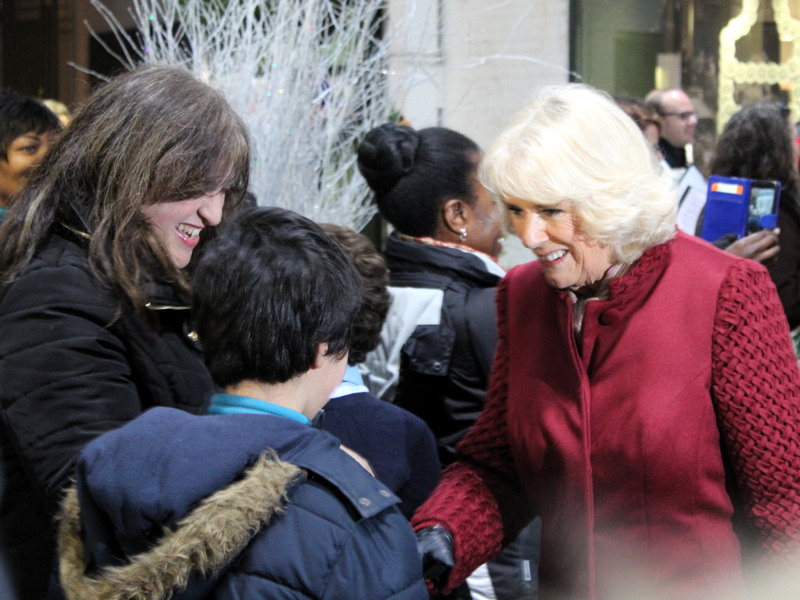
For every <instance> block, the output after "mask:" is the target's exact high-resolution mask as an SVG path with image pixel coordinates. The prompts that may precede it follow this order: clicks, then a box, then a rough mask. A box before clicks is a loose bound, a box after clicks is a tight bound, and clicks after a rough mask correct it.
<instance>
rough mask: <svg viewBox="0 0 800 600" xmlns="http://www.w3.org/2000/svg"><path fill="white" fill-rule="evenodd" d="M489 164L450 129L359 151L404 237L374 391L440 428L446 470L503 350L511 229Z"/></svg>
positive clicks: (387, 132)
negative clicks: (498, 324)
mask: <svg viewBox="0 0 800 600" xmlns="http://www.w3.org/2000/svg"><path fill="white" fill-rule="evenodd" d="M481 157H482V153H481V150H480V148H479V147H478V145H477V144H475V142H473V141H472V140H470V139H469V138H467V137H466V136H464V135H461V134H460V133H457V132H455V131H452V130H450V129H445V128H440V127H433V128H428V129H422V130H420V131H416V130H414V129H412V128H411V127H406V126H402V125H394V124H391V123H389V124H386V125H382V126H380V127H378V128H376V129H373V130H372V131H370V132H369V133H368V134H367V136H366V138H365V139H364V141H363V142H362V143H361V146H360V147H359V150H358V166H359V169H360V171H361V173H362V175H364V177H365V178H366V180H367V183H369V186H370V187H371V188H372V190H373V191H374V192H375V202H376V203H377V205H378V210H379V211H380V214H381V216H382V217H383V218H385V219H386V220H387V221H389V223H391V225H392V226H394V228H395V230H394V231H393V232H392V234H391V235H390V237H389V240H388V242H387V245H386V252H385V254H386V260H387V264H388V267H389V272H390V282H389V286H390V287H389V290H390V292H391V294H392V308H391V309H390V311H389V315H388V317H387V320H386V324H385V325H384V328H383V332H382V335H381V344H380V346H379V347H378V349H377V350H376V351H375V352H373V353H372V354H371V355H370V356H369V357H368V359H367V366H368V368H369V374H370V386H371V387H372V388H373V389H374V393H375V395H376V396H378V397H379V398H381V399H383V400H388V401H391V402H395V403H396V404H399V405H400V406H403V407H404V408H407V409H409V410H410V411H411V412H413V413H415V414H417V415H419V416H420V417H422V418H423V419H424V420H425V421H426V422H427V423H428V424H429V425H430V426H431V428H432V429H433V431H434V433H435V434H436V437H437V439H438V440H439V448H440V454H441V457H442V461H443V463H444V464H448V463H449V462H450V461H451V460H452V450H453V447H454V445H455V442H457V441H458V440H459V439H460V438H461V436H462V435H463V433H464V431H465V430H466V429H467V428H468V427H469V426H470V425H471V424H472V423H473V422H474V420H475V417H476V416H477V414H478V412H479V411H480V409H481V408H482V406H483V396H484V390H485V388H486V382H487V379H488V376H489V370H490V368H491V360H492V356H493V355H494V347H495V344H496V342H497V340H496V332H495V328H494V325H493V323H494V314H495V311H494V292H495V286H496V285H497V282H498V281H499V280H500V278H501V277H502V276H503V274H504V271H503V269H502V268H501V267H500V266H499V265H498V264H497V263H496V261H495V259H496V257H497V256H498V254H499V253H500V251H501V249H502V242H501V238H502V234H503V229H502V222H501V218H500V209H499V207H498V206H497V205H496V204H495V203H494V201H493V200H492V198H491V197H490V196H489V193H488V191H487V190H486V188H484V187H483V185H481V183H480V182H479V181H478V166H479V164H480V161H481ZM401 360H402V364H401ZM420 392H422V394H420Z"/></svg>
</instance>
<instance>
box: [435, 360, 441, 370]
mask: <svg viewBox="0 0 800 600" xmlns="http://www.w3.org/2000/svg"><path fill="white" fill-rule="evenodd" d="M433 370H434V371H436V372H437V373H438V372H439V371H441V370H442V363H440V362H439V361H438V360H437V361H436V362H434V363H433Z"/></svg>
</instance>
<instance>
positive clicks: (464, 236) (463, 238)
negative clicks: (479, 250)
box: [458, 227, 467, 242]
mask: <svg viewBox="0 0 800 600" xmlns="http://www.w3.org/2000/svg"><path fill="white" fill-rule="evenodd" d="M458 232H459V233H458V239H459V241H461V242H464V241H466V240H467V230H466V229H465V228H463V227H462V228H461V229H459V230H458Z"/></svg>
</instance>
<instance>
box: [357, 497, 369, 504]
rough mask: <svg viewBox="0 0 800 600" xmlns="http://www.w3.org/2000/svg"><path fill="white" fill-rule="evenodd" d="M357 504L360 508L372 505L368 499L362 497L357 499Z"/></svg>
mask: <svg viewBox="0 0 800 600" xmlns="http://www.w3.org/2000/svg"><path fill="white" fill-rule="evenodd" d="M358 503H359V504H360V505H361V506H370V505H371V504H372V500H370V499H369V498H363V497H362V498H359V499H358Z"/></svg>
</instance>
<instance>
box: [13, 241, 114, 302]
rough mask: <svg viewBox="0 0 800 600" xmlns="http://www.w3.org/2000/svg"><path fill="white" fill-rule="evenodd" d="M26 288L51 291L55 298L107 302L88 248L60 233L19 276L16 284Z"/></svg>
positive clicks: (46, 244) (37, 254) (42, 248)
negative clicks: (91, 263) (91, 262)
mask: <svg viewBox="0 0 800 600" xmlns="http://www.w3.org/2000/svg"><path fill="white" fill-rule="evenodd" d="M15 286H16V287H19V288H24V289H25V293H26V294H32V293H36V292H37V291H38V292H40V293H50V294H53V295H54V300H58V299H61V301H65V302H66V301H69V300H77V299H80V298H84V299H85V300H86V301H89V302H101V303H104V302H107V301H108V299H110V298H111V294H110V292H108V291H107V290H104V289H103V287H102V286H101V285H100V282H99V281H98V280H97V278H96V277H95V276H94V274H92V272H91V268H90V267H89V262H88V259H87V257H86V253H85V251H84V250H83V249H82V248H81V247H80V246H78V245H77V244H76V243H74V242H71V241H70V240H67V239H65V238H63V237H61V236H59V235H51V236H50V237H49V238H48V239H47V240H46V241H45V242H44V244H43V245H42V247H41V248H39V250H38V251H37V252H36V254H35V255H34V257H33V259H32V260H31V262H30V264H29V265H28V266H27V267H26V268H25V269H23V271H22V272H21V273H20V274H19V276H18V277H17V278H16V279H15V281H14V283H13V284H12V287H15Z"/></svg>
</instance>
